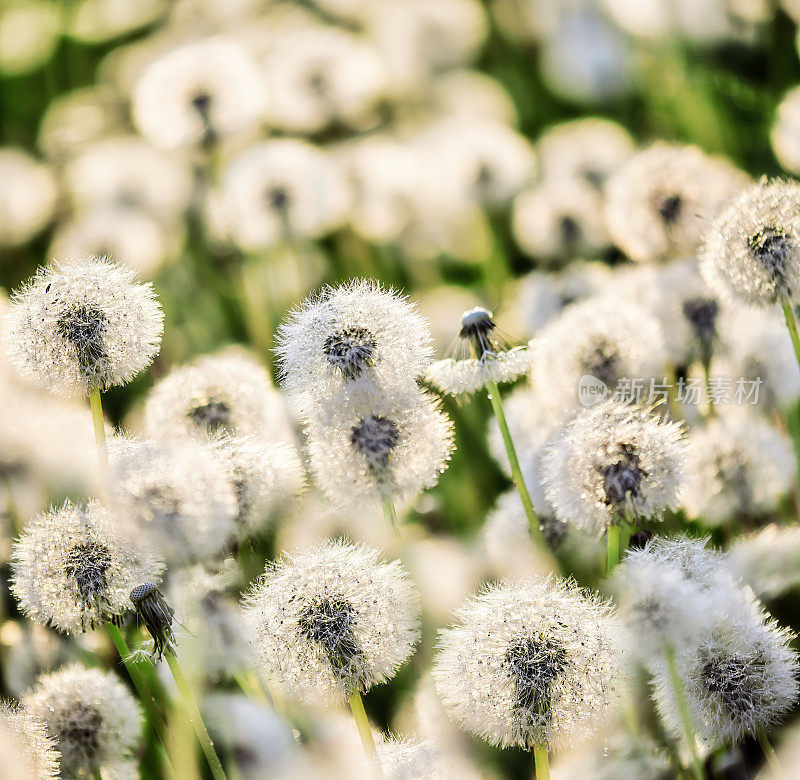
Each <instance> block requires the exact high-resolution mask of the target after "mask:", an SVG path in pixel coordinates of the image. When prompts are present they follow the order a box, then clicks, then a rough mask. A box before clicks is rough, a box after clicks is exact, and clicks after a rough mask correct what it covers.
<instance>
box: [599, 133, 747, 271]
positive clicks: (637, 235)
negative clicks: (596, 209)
mask: <svg viewBox="0 0 800 780" xmlns="http://www.w3.org/2000/svg"><path fill="white" fill-rule="evenodd" d="M745 183H746V177H745V175H744V174H743V173H741V172H740V171H737V170H736V169H735V168H733V166H731V165H730V164H729V163H727V162H725V161H724V160H722V159H720V158H715V157H711V156H709V155H706V154H705V153H704V152H702V151H701V150H700V149H698V148H697V147H694V146H676V145H670V144H665V143H658V144H654V145H653V146H651V147H650V148H649V149H646V150H644V151H642V152H638V153H637V154H635V155H633V157H631V158H630V159H629V160H628V161H627V162H626V163H625V165H623V166H622V167H621V168H620V169H619V170H618V171H617V172H616V173H615V174H614V175H613V176H611V178H610V179H609V180H608V182H607V185H606V220H607V222H608V229H609V231H610V233H611V237H612V238H613V239H614V241H615V243H616V244H617V245H618V246H619V247H620V249H622V250H624V251H625V252H626V253H627V254H628V255H629V256H630V257H631V258H632V259H634V260H639V261H657V262H663V261H665V260H671V259H675V258H678V257H686V256H688V255H691V254H692V253H693V252H695V251H696V250H697V246H698V244H699V242H700V238H701V236H702V232H703V230H704V229H705V222H706V220H707V219H709V218H711V217H713V216H714V214H715V213H716V211H717V209H718V208H719V207H720V205H721V204H722V203H723V202H724V201H725V200H726V199H727V198H730V197H732V196H733V195H735V194H736V192H737V191H738V190H739V188H740V187H742V186H744V185H745Z"/></svg>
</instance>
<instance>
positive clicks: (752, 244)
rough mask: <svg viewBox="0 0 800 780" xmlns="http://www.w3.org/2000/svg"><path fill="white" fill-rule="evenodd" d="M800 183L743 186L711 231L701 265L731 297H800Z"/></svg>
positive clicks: (757, 300) (768, 301) (763, 301)
mask: <svg viewBox="0 0 800 780" xmlns="http://www.w3.org/2000/svg"><path fill="white" fill-rule="evenodd" d="M798 198H800V185H798V184H796V183H795V182H790V181H781V180H778V179H776V180H773V181H768V180H767V179H762V180H761V181H760V182H758V183H757V184H754V185H752V186H751V187H748V188H747V189H745V190H742V191H741V193H740V194H739V195H738V196H737V197H736V198H734V199H733V200H731V201H730V203H729V204H727V205H726V206H725V208H724V209H723V210H722V211H721V212H720V213H719V215H718V216H717V217H716V219H715V220H714V221H713V223H712V224H711V226H710V227H709V229H708V231H707V232H706V235H705V239H704V243H703V249H702V255H701V257H702V265H701V270H702V271H703V274H704V276H705V277H706V279H707V281H708V283H709V285H711V286H712V287H713V288H714V289H715V290H718V291H719V292H720V294H723V295H725V296H726V297H728V298H730V299H732V300H739V301H743V302H745V303H748V304H751V305H756V306H771V305H773V304H775V303H776V302H777V301H780V300H781V299H784V298H785V299H787V300H789V301H792V302H794V303H796V302H797V301H798V300H800V212H798V210H797V208H796V206H795V204H796V203H797V200H798Z"/></svg>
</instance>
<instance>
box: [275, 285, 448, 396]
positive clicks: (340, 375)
mask: <svg viewBox="0 0 800 780" xmlns="http://www.w3.org/2000/svg"><path fill="white" fill-rule="evenodd" d="M431 340H432V339H431V334H430V329H429V327H428V324H427V322H426V320H425V319H424V318H423V317H421V316H420V315H419V314H418V313H417V311H416V307H415V306H414V305H413V304H412V303H411V302H409V301H408V299H407V298H406V297H405V296H402V295H400V294H399V293H397V292H395V291H394V290H391V289H390V290H385V289H384V288H383V287H381V286H380V285H379V284H377V283H376V282H373V281H369V280H354V281H351V282H348V283H347V284H344V285H341V286H339V287H328V288H325V289H323V290H322V291H321V293H319V294H318V295H317V296H315V297H311V298H308V299H307V300H306V301H305V302H304V303H303V304H302V305H301V306H300V307H299V308H297V309H295V310H294V311H293V312H291V314H290V315H289V317H288V319H287V320H286V321H285V322H284V323H283V324H282V325H281V327H280V329H279V331H278V346H277V349H276V351H277V353H278V357H279V359H280V362H281V382H282V384H283V386H284V387H285V388H286V390H287V391H288V392H289V394H290V395H291V396H292V398H293V399H294V400H295V401H296V402H297V403H298V404H300V405H301V406H303V407H308V406H311V407H313V406H314V405H315V402H314V400H313V399H315V398H316V399H328V398H330V397H331V396H333V395H335V394H338V393H341V391H342V390H343V389H345V390H346V389H347V388H348V387H352V386H353V385H354V383H360V382H367V383H371V384H377V385H381V386H386V387H393V386H395V385H398V384H399V385H402V386H407V383H408V380H409V379H410V378H412V379H413V378H416V377H418V376H419V375H420V374H421V373H422V372H423V371H424V369H425V368H426V367H427V365H428V364H429V363H430V361H431V357H432V346H431Z"/></svg>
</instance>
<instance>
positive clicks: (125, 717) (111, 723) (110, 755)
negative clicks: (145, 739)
mask: <svg viewBox="0 0 800 780" xmlns="http://www.w3.org/2000/svg"><path fill="white" fill-rule="evenodd" d="M24 704H25V706H26V708H27V710H28V712H30V714H31V715H34V716H36V717H39V718H41V719H42V720H44V721H45V723H46V724H47V730H48V732H49V733H50V735H51V736H52V737H53V738H54V739H55V741H56V744H57V746H58V750H59V751H60V752H61V767H62V772H63V773H64V774H69V775H81V774H87V775H92V774H95V773H97V772H99V771H100V770H101V769H102V768H103V767H104V766H106V765H109V764H116V763H117V762H119V761H120V760H121V759H124V758H125V757H126V756H129V755H131V753H132V751H133V749H134V748H135V747H136V744H137V742H138V740H139V736H140V731H141V712H140V710H139V707H138V705H137V704H136V701H135V700H134V698H133V696H132V695H131V694H130V693H129V691H128V689H127V688H126V687H125V686H124V685H123V684H122V683H121V682H120V681H119V680H118V679H117V677H116V676H115V675H113V674H110V673H108V672H102V671H100V670H99V669H86V668H84V667H82V666H78V665H73V666H69V667H66V668H64V669H61V670H60V671H58V672H53V673H52V674H47V675H43V676H42V677H40V678H39V681H38V683H37V684H36V686H35V687H34V688H33V690H32V691H31V692H30V693H28V695H27V696H25V698H24Z"/></svg>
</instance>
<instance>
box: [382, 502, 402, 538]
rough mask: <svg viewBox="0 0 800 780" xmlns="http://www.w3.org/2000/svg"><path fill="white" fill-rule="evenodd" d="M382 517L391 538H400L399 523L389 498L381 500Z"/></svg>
mask: <svg viewBox="0 0 800 780" xmlns="http://www.w3.org/2000/svg"><path fill="white" fill-rule="evenodd" d="M383 516H384V517H385V518H386V522H387V523H388V524H389V528H390V529H391V532H392V536H394V537H395V538H397V539H399V538H400V521H399V520H398V519H397V510H396V509H395V507H394V502H393V501H392V499H391V498H384V499H383Z"/></svg>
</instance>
